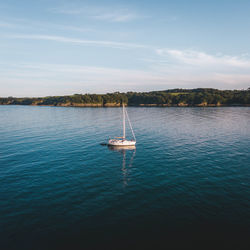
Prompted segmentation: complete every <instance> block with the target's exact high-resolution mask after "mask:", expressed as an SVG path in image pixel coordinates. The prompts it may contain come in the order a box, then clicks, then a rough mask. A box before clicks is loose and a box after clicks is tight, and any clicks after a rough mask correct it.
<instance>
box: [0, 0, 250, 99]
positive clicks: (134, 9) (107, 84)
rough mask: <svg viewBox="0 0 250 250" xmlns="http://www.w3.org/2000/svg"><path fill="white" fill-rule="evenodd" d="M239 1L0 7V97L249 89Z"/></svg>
mask: <svg viewBox="0 0 250 250" xmlns="http://www.w3.org/2000/svg"><path fill="white" fill-rule="evenodd" d="M249 13H250V1H249V0H237V1H236V0H210V1H207V0H188V1H187V0H171V1H168V0H153V1H148V0H143V1H139V0H133V1H131V0H126V1H121V0H116V1H106V0H102V1H96V0H91V1H85V0H81V1H80V0H60V1H59V0H33V1H29V0H22V1H20V0H0V96H2V97H7V96H16V97H31V96H34V97H35V96H51V95H71V94H75V93H79V94H80V93H82V94H84V93H107V92H116V91H120V92H127V91H140V92H143V91H152V90H165V89H172V88H218V89H247V88H248V87H250V14H249Z"/></svg>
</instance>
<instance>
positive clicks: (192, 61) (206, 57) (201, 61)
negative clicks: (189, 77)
mask: <svg viewBox="0 0 250 250" xmlns="http://www.w3.org/2000/svg"><path fill="white" fill-rule="evenodd" d="M156 53H157V54H158V55H160V56H163V57H170V58H172V59H175V60H177V61H179V62H180V63H184V64H188V65H193V66H199V67H200V66H205V67H210V66H213V67H215V66H224V67H229V66H230V67H236V68H248V69H249V68H250V59H249V58H245V57H244V56H240V57H237V56H228V55H222V54H217V55H211V54H208V53H205V52H202V51H194V50H173V49H157V50H156Z"/></svg>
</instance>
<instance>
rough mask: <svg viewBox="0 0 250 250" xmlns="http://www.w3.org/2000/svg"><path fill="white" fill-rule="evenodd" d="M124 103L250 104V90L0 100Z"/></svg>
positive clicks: (8, 100)
mask: <svg viewBox="0 0 250 250" xmlns="http://www.w3.org/2000/svg"><path fill="white" fill-rule="evenodd" d="M122 103H125V104H127V105H128V106H140V105H146V106H147V105H148V106H150V105H154V106H155V105H156V106H220V105H226V106H230V105H250V88H248V89H247V90H218V89H212V88H197V89H171V90H164V91H151V92H127V93H120V92H114V93H107V94H74V95H68V96H48V97H39V98H15V97H6V98H0V105H51V106H84V105H86V106H88V105H90V106H91V105H97V106H112V105H114V106H119V105H121V104H122Z"/></svg>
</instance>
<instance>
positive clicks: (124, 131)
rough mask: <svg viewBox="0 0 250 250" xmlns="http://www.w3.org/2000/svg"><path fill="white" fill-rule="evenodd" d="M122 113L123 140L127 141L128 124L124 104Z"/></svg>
mask: <svg viewBox="0 0 250 250" xmlns="http://www.w3.org/2000/svg"><path fill="white" fill-rule="evenodd" d="M122 113H123V139H125V136H126V127H125V126H126V124H125V107H124V103H123V104H122Z"/></svg>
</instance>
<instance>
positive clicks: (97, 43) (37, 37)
mask: <svg viewBox="0 0 250 250" xmlns="http://www.w3.org/2000/svg"><path fill="white" fill-rule="evenodd" d="M4 37H6V38H12V39H29V40H47V41H55V42H62V43H72V44H81V45H92V46H101V47H112V48H120V49H129V48H130V49H136V48H148V47H147V46H146V45H142V44H134V43H124V42H114V41H102V40H84V39H76V38H69V37H64V36H50V35H39V34H38V35H30V34H8V35H4Z"/></svg>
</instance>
